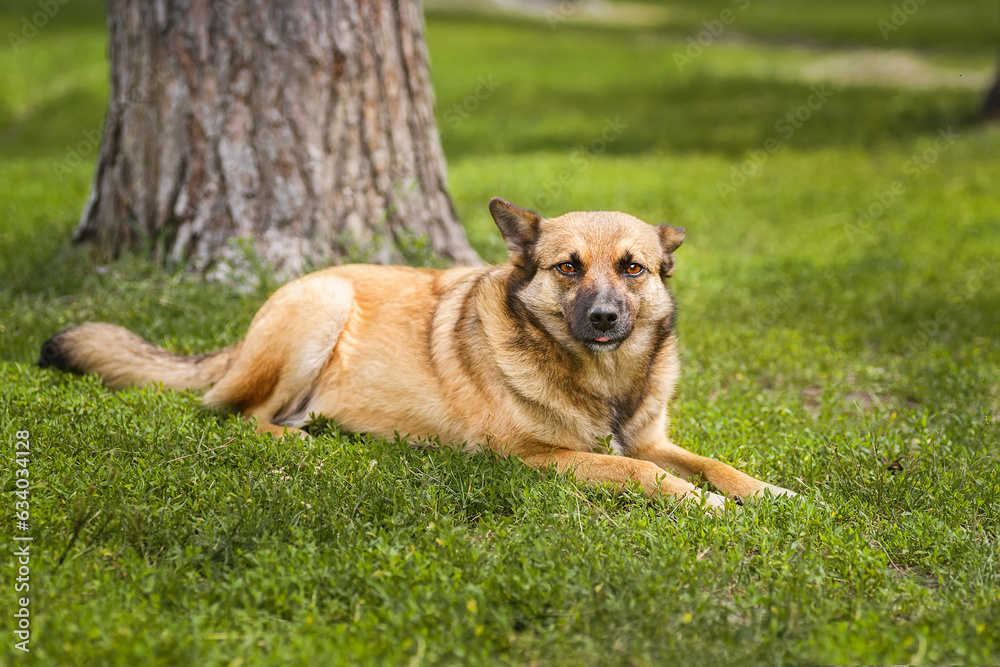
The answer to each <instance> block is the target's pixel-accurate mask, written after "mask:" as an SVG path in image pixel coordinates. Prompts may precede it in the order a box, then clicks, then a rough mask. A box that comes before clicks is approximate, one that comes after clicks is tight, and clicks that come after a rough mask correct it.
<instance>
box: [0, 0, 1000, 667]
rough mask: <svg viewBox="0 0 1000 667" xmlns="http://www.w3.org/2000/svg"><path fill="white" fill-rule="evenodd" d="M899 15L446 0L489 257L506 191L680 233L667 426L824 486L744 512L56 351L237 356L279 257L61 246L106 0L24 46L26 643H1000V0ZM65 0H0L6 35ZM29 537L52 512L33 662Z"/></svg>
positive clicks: (13, 601) (4, 369)
mask: <svg viewBox="0 0 1000 667" xmlns="http://www.w3.org/2000/svg"><path fill="white" fill-rule="evenodd" d="M743 4H747V7H746V9H745V10H738V11H737V9H738V7H739V6H741V5H743ZM893 4H894V3H892V2H879V3H872V2H861V1H860V0H851V1H850V2H843V3H836V8H835V9H834V7H833V5H831V4H830V3H820V2H818V1H813V2H810V3H803V2H799V3H793V2H790V1H787V0H760V2H756V1H755V2H753V3H749V4H748V3H742V2H741V3H728V2H721V1H716V2H694V1H693V0H691V1H683V2H676V3H673V4H670V5H665V6H664V5H663V4H662V3H660V7H659V8H660V9H663V8H664V7H665V8H666V10H667V14H666V16H668V17H670V18H669V20H667V21H666V22H664V23H657V24H655V25H651V26H650V27H647V28H635V27H632V28H623V27H595V26H593V25H585V24H578V23H577V22H575V21H573V20H567V21H564V22H560V23H558V24H556V25H555V28H554V29H553V27H552V26H551V25H550V24H549V22H548V21H547V20H546V19H545V18H544V17H540V18H538V19H536V20H516V19H505V20H502V21H498V20H492V19H489V18H486V17H483V16H480V15H474V14H462V13H456V12H454V11H452V12H444V11H435V12H431V13H430V14H429V16H428V39H429V45H430V51H431V57H432V67H433V72H432V73H433V78H434V84H435V87H436V91H437V105H438V122H439V127H440V130H441V132H442V135H443V137H444V147H445V152H446V153H447V156H448V167H449V179H450V184H451V190H452V194H453V197H454V199H455V203H456V206H457V208H458V211H459V213H460V215H461V217H462V219H463V220H464V222H465V224H466V228H467V231H468V234H469V236H470V239H471V240H472V242H473V244H474V245H475V246H476V248H477V249H478V250H479V252H480V253H481V254H482V255H483V256H484V257H485V258H487V259H488V260H490V261H502V260H503V255H504V247H503V244H502V242H501V240H500V237H499V234H498V233H497V231H496V230H495V228H494V227H493V224H492V221H491V220H490V217H489V214H488V211H487V209H486V202H487V201H488V200H489V198H490V197H491V196H493V195H502V196H504V197H506V198H507V199H509V200H511V201H513V202H515V203H518V204H520V205H523V206H528V207H536V208H538V209H539V210H541V212H542V213H544V214H548V215H557V214H559V213H561V212H564V211H567V210H572V209H596V208H601V209H620V210H626V211H629V212H630V213H633V214H635V215H637V216H639V217H641V218H643V219H645V220H647V221H649V222H656V223H659V222H670V223H672V224H677V225H683V226H684V227H685V228H686V229H687V240H686V241H685V243H684V246H683V247H682V248H681V249H680V250H679V251H678V255H677V261H678V266H677V273H676V276H675V277H674V278H673V279H672V286H673V288H674V290H675V293H676V295H677V298H678V300H679V303H680V309H681V310H680V312H681V317H680V321H679V330H680V343H681V349H682V355H683V359H684V371H683V375H682V380H681V386H680V392H679V397H678V400H677V403H676V405H675V407H674V409H673V415H674V421H675V423H674V426H673V433H674V437H675V438H676V440H677V441H678V442H679V443H681V444H682V445H684V446H686V447H688V448H690V449H692V450H694V451H697V452H699V453H703V454H707V455H711V456H714V457H717V458H720V459H722V460H724V461H726V462H728V463H731V464H733V465H735V466H737V467H739V468H741V469H744V470H746V471H747V472H749V473H751V474H753V475H755V476H757V477H761V478H763V479H765V480H767V481H770V482H773V483H775V484H779V485H781V486H784V487H787V488H791V489H793V490H795V491H797V492H799V493H800V494H801V495H800V497H799V498H798V499H796V500H794V501H784V502H758V503H752V504H747V505H746V506H744V507H742V508H739V509H733V510H732V511H729V512H726V513H725V514H723V515H720V516H715V517H710V516H705V515H704V514H702V513H701V512H700V511H699V510H697V509H695V508H688V507H686V506H677V505H676V504H675V503H674V502H672V501H671V500H667V499H657V500H652V501H650V500H647V499H645V498H643V497H642V496H641V495H640V494H638V493H636V492H635V491H634V490H627V491H625V492H624V493H621V494H615V493H612V492H611V491H609V490H607V489H603V488H591V487H587V486H583V485H581V484H579V483H577V482H576V481H575V480H573V479H572V478H570V477H567V476H563V475H557V474H554V473H546V474H539V473H537V472H534V471H531V470H529V469H527V468H526V467H524V466H521V465H520V464H518V463H516V462H513V461H508V460H504V459H499V458H495V457H491V456H485V455H482V456H468V455H462V454H460V453H457V452H455V451H453V450H450V449H447V448H445V449H441V450H437V451H423V450H415V449H410V448H408V447H407V446H406V445H405V444H403V443H402V442H399V441H395V442H392V441H386V440H380V439H375V438H370V437H366V436H363V435H357V434H351V433H344V432H341V431H340V430H339V429H338V427H337V425H336V424H334V423H321V424H318V425H317V426H316V427H315V429H314V434H315V435H316V437H315V438H314V439H313V440H311V441H310V442H309V443H308V444H298V443H294V444H289V443H285V442H277V441H275V440H273V439H271V438H270V437H268V436H260V435H256V434H255V433H253V428H252V426H250V425H248V424H244V423H241V422H240V421H239V420H238V419H236V418H234V417H232V416H227V415H223V414H218V413H214V412H209V411H205V410H202V409H200V408H199V402H198V398H199V397H198V396H197V395H196V394H195V393H188V392H164V391H157V390H156V389H154V388H147V389H132V390H125V391H121V392H118V393H116V394H111V393H109V392H107V391H106V390H105V389H104V388H103V387H102V386H101V385H100V383H99V382H98V381H97V380H96V379H94V378H93V377H75V376H67V375H62V374H58V373H54V372H43V371H40V370H39V369H37V368H36V367H35V365H34V361H35V359H36V357H37V351H38V348H39V346H40V345H41V343H42V341H44V340H45V339H46V338H47V337H48V336H49V335H51V334H52V333H53V332H54V331H56V330H58V329H60V328H61V327H64V326H67V325H69V324H72V323H79V322H82V321H86V320H104V321H109V322H116V323H120V324H123V325H125V326H128V327H129V328H131V329H133V330H135V331H136V332H138V333H139V334H141V335H143V336H145V337H147V338H148V339H150V340H152V341H155V342H157V343H160V344H163V345H165V346H166V347H168V348H170V349H171V350H174V351H177V352H183V353H196V352H204V351H208V350H212V349H215V348H218V347H220V346H223V345H228V344H231V343H233V342H235V341H237V340H239V338H240V337H241V336H242V334H243V332H244V331H245V328H246V326H247V325H248V323H249V321H250V318H251V317H252V316H253V314H254V312H255V310H256V308H257V307H258V306H259V305H260V304H261V303H262V302H263V300H264V299H265V298H266V296H267V293H268V292H269V291H270V290H273V289H274V287H275V284H274V281H273V279H271V278H270V277H269V276H268V274H267V272H266V270H264V269H262V270H261V276H260V277H261V280H260V281H259V284H258V285H257V286H255V287H253V288H251V289H250V290H249V291H248V290H247V289H238V288H237V287H235V286H227V285H222V284H217V283H216V284H206V283H203V282H201V281H200V280H199V278H198V277H196V276H192V275H190V274H189V273H187V272H185V271H184V270H183V268H182V267H165V268H164V267H158V266H155V265H153V264H152V263H151V262H150V261H148V260H147V259H146V258H144V257H143V256H141V255H136V256H127V257H124V258H122V259H121V260H120V261H118V262H116V263H114V264H110V265H102V264H100V263H99V262H98V261H97V260H96V259H95V258H94V256H93V255H92V253H91V252H90V251H89V249H88V248H86V247H83V248H81V247H76V246H73V245H72V244H70V243H69V234H70V232H71V230H72V229H73V227H74V225H75V223H76V220H77V219H78V216H79V213H80V211H81V208H82V206H83V202H84V199H85V197H86V195H87V189H88V186H89V182H90V177H91V172H92V167H93V160H94V155H93V149H92V148H91V149H90V151H89V152H88V149H87V147H88V146H89V145H90V144H89V143H88V139H87V137H88V136H91V135H92V133H93V132H94V131H95V130H96V129H98V128H100V126H101V122H102V115H103V111H104V105H105V100H106V94H107V87H106V63H105V59H104V48H105V30H104V24H103V14H102V12H103V9H102V4H101V3H99V2H96V1H94V0H74V1H73V2H70V3H67V4H66V5H64V6H63V5H60V10H59V13H58V14H56V15H55V16H54V17H53V18H52V19H51V20H50V21H49V22H48V25H46V26H45V27H44V29H41V30H39V31H38V34H37V35H36V36H34V37H32V38H31V39H30V40H29V41H28V42H27V43H26V44H23V45H20V47H19V48H18V49H17V50H15V49H14V48H12V47H9V46H8V44H7V43H6V38H5V41H4V43H2V44H0V71H2V72H3V85H2V86H0V395H2V396H3V400H2V403H0V432H2V433H3V438H4V442H5V443H7V444H6V445H5V448H4V452H5V457H6V462H7V463H6V465H4V466H3V467H2V468H0V479H2V483H3V489H4V491H5V493H4V496H3V497H4V500H3V502H4V503H6V505H5V511H7V512H8V517H9V518H8V519H7V520H5V521H4V523H3V525H2V528H0V536H2V537H3V539H2V541H0V542H2V544H0V553H2V554H3V562H4V567H3V571H4V572H5V575H4V580H3V582H2V583H0V587H2V589H3V591H2V593H0V601H2V602H0V608H2V609H3V614H2V615H3V617H4V619H5V620H4V621H2V635H3V637H4V645H3V648H2V650H0V664H4V665H16V664H29V663H37V664H45V665H75V664H79V665H96V664H100V665H139V664H142V665H195V664H198V665H201V664H206V665H214V664H219V665H223V664H234V665H238V664H246V665H258V664H274V665H279V664H280V665H285V664H301V665H321V664H344V665H362V664H373V665H381V664H412V665H418V664H441V663H443V664H498V663H499V664H538V665H580V664H602V665H603V664H607V665H654V664H655V665H663V664H705V665H707V664H713V665H714V664H733V665H746V664H781V663H820V664H829V663H865V664H872V663H884V664H907V663H912V664H919V663H922V664H930V663H970V664H973V663H974V664H997V663H1000V550H998V520H1000V472H998V465H997V457H998V454H997V452H998V449H1000V447H998V444H1000V345H998V343H997V341H998V340H1000V197H998V196H997V183H998V181H1000V165H998V162H997V155H998V154H1000V131H998V130H997V129H988V128H982V127H979V126H977V125H975V124H974V123H973V118H974V115H975V110H976V108H977V105H978V104H979V102H980V100H981V98H982V94H983V89H984V87H985V86H986V85H987V82H988V80H989V79H990V77H991V76H992V73H993V66H994V59H995V47H996V44H997V42H998V39H1000V38H998V29H1000V20H998V19H1000V17H998V16H997V13H996V11H995V9H996V7H995V3H993V2H981V1H978V0H963V1H961V2H951V3H947V4H945V3H938V4H933V3H927V4H926V6H922V7H923V8H921V9H919V10H918V11H916V12H915V13H913V15H912V16H909V15H908V16H907V20H906V21H905V22H903V23H902V24H901V25H899V26H898V28H899V29H898V30H897V31H893V32H891V33H889V35H888V38H883V36H882V34H881V33H880V29H879V27H878V22H879V21H881V20H890V21H891V15H892V13H893ZM897 4H903V3H897ZM802 5H809V7H808V9H809V10H810V11H803V10H801V9H800V8H801V6H802ZM812 5H815V6H812ZM732 7H736V8H737V9H734V10H732V11H734V12H736V13H735V14H734V16H735V19H734V20H733V21H732V22H731V23H730V24H727V26H726V28H725V30H724V31H723V33H722V35H720V36H719V37H718V38H713V39H712V40H707V39H706V40H703V41H710V43H709V44H708V45H707V46H704V47H703V48H702V51H701V52H700V53H698V54H697V55H696V56H695V57H691V56H690V54H688V52H687V51H686V49H688V48H689V47H690V42H689V41H688V40H689V38H693V37H695V36H697V35H698V34H699V31H701V30H703V29H705V28H704V23H703V22H704V21H709V22H711V21H713V20H715V19H717V18H718V17H719V16H720V13H721V12H722V11H723V10H725V9H729V8H732ZM811 10H816V11H811ZM36 11H38V6H37V4H36V3H34V2H26V1H23V0H18V1H17V2H7V3H4V7H3V8H2V9H0V35H8V33H10V32H11V31H15V32H17V31H20V30H21V29H22V17H24V16H30V15H32V14H33V13H34V12H36ZM692 53H693V52H692ZM678 54H681V55H682V56H686V57H690V58H691V62H686V61H684V60H683V58H680V59H679V58H678ZM484 82H486V83H484ZM487 84H488V85H487ZM481 86H482V87H481ZM480 87H481V88H480ZM477 88H478V89H479V93H480V94H479V96H478V97H477ZM487 89H488V90H487ZM472 100H475V102H474V103H473V102H472ZM810 105H811V106H810ZM472 107H474V108H472ZM19 431H27V432H28V433H29V434H30V443H31V444H30V446H31V450H30V451H31V453H30V458H28V459H27V466H28V469H29V471H30V487H29V488H28V494H26V495H27V496H28V498H29V500H30V520H29V526H30V527H29V530H28V531H20V530H17V529H16V526H15V523H14V518H13V517H12V516H11V515H13V514H14V512H15V505H14V503H15V501H17V500H19V498H18V497H17V496H16V495H15V491H16V490H17V488H18V487H17V485H16V479H17V478H16V477H15V474H16V473H15V470H16V465H15V440H16V436H17V437H21V436H18V432H19ZM21 435H23V433H22V434H21ZM22 460H24V459H23V458H22ZM15 535H19V536H23V535H30V536H31V537H33V538H34V540H33V542H31V543H30V554H31V556H30V581H29V582H28V583H30V604H29V610H30V614H31V615H30V620H31V632H32V634H31V642H30V648H31V653H30V655H24V654H23V653H22V652H21V651H18V650H16V649H15V648H14V643H15V641H18V640H17V639H15V637H14V635H13V634H12V632H13V629H14V627H15V626H14V622H13V620H12V614H13V613H14V611H15V609H16V608H17V607H19V605H18V604H17V601H18V598H19V597H21V596H23V595H26V594H25V593H17V592H15V585H16V583H15V582H16V576H17V572H16V568H17V566H16V557H15V555H14V551H15V549H17V548H20V546H21V544H23V543H15V542H14V540H13V537H14V536H15Z"/></svg>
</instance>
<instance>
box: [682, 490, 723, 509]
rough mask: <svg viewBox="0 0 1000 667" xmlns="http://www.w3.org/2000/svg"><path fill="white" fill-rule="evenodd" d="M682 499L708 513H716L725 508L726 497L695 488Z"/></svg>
mask: <svg viewBox="0 0 1000 667" xmlns="http://www.w3.org/2000/svg"><path fill="white" fill-rule="evenodd" d="M684 499H685V500H687V501H689V502H693V503H695V504H697V505H699V506H700V507H701V508H702V509H704V510H705V511H706V512H708V513H709V514H718V513H719V512H721V511H722V510H724V509H726V502H727V500H726V497H725V496H720V495H719V494H718V493H712V492H711V491H703V490H701V489H696V490H694V491H692V492H690V493H689V494H687V495H686V496H684Z"/></svg>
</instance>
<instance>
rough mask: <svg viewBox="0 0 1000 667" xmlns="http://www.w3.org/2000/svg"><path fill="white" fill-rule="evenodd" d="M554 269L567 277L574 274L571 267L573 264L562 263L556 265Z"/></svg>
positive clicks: (573, 268)
mask: <svg viewBox="0 0 1000 667" xmlns="http://www.w3.org/2000/svg"><path fill="white" fill-rule="evenodd" d="M556 268H557V269H559V270H560V271H562V272H563V273H565V274H567V275H572V274H574V273H576V267H575V266H573V262H562V263H560V264H558V265H556Z"/></svg>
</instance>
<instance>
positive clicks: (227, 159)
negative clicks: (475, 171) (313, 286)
mask: <svg viewBox="0 0 1000 667" xmlns="http://www.w3.org/2000/svg"><path fill="white" fill-rule="evenodd" d="M107 12H108V27H109V32H110V35H109V45H108V56H109V60H110V64H111V99H110V103H109V105H108V114H107V120H106V122H105V132H104V138H103V144H102V147H101V152H100V157H99V158H98V164H97V169H96V171H95V174H94V182H93V186H92V190H91V194H90V197H89V199H88V201H87V204H86V206H85V208H84V211H83V216H82V218H81V220H80V225H79V227H78V228H77V229H76V232H75V235H74V236H75V238H76V239H78V240H94V241H96V242H97V243H98V245H99V246H100V247H101V248H103V249H105V250H106V251H107V252H108V253H109V254H110V255H116V254H117V253H118V252H119V251H120V250H122V249H123V248H125V247H133V248H134V247H153V248H155V252H156V254H157V259H158V260H160V261H163V260H170V261H175V262H185V261H190V262H191V264H193V266H194V268H195V269H197V270H205V269H208V268H209V267H211V266H213V265H216V264H219V263H220V260H222V261H221V265H223V266H225V265H227V262H231V261H232V260H233V258H234V257H235V256H237V255H238V254H239V251H238V250H237V246H238V244H236V245H234V244H231V243H229V242H228V241H229V239H231V238H233V237H237V238H246V237H249V238H252V239H253V244H254V247H255V248H256V251H257V253H258V254H259V256H261V257H263V258H264V259H265V260H267V261H268V262H270V263H271V264H273V265H274V266H275V267H276V268H277V269H278V270H279V272H280V273H282V274H285V275H294V274H296V273H299V272H301V271H302V270H303V269H304V268H306V266H307V262H309V261H315V260H319V261H321V262H324V263H326V262H329V261H332V260H336V259H341V260H342V259H345V258H347V259H352V260H357V259H363V260H365V261H374V262H382V263H390V262H400V261H407V260H411V261H412V260H413V259H414V256H413V254H414V253H417V252H420V253H423V254H425V255H426V253H427V251H430V253H433V254H436V255H437V256H440V257H443V258H445V259H447V260H449V261H452V262H458V263H466V264H475V263H478V261H479V260H478V257H477V256H476V254H475V252H474V251H473V250H472V248H471V247H470V246H469V244H468V241H467V240H466V238H465V233H464V231H463V229H462V227H461V224H460V223H459V221H458V219H457V216H456V214H455V211H454V208H453V206H452V203H451V199H450V198H449V196H448V192H447V188H446V175H445V167H444V156H443V153H442V151H441V144H440V141H439V139H438V135H437V132H436V130H435V126H434V115H433V92H432V88H431V82H430V76H429V73H428V62H427V50H426V46H425V43H424V26H423V15H422V13H421V9H420V2H419V0H393V1H391V2H390V1H389V0H384V1H383V0H287V1H286V0H238V1H236V0H231V1H228V2H223V1H222V0H107ZM428 246H429V247H428Z"/></svg>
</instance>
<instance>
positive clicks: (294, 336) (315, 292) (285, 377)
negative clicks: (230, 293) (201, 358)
mask: <svg viewBox="0 0 1000 667" xmlns="http://www.w3.org/2000/svg"><path fill="white" fill-rule="evenodd" d="M353 296H354V290H353V288H352V286H351V283H350V282H349V281H347V280H345V279H343V278H339V277H336V276H330V275H325V274H324V273H316V274H312V275H309V276H306V277H304V278H300V279H299V280H296V281H294V282H292V283H289V284H288V285H286V286H285V287H283V288H282V289H280V290H278V292H276V293H275V294H274V296H272V297H271V298H270V299H269V300H268V301H267V303H265V304H264V307H263V308H261V309H260V312H258V313H257V315H256V317H254V319H253V322H251V324H250V329H249V331H247V336H246V339H245V340H244V341H243V346H242V349H241V350H240V355H239V358H238V359H237V360H236V363H235V364H233V366H232V367H231V368H230V369H229V371H228V372H227V373H226V375H225V376H223V377H222V379H221V380H219V382H218V383H216V385H215V386H214V387H212V389H211V390H210V391H209V392H208V393H207V394H205V397H204V399H203V401H204V403H205V404H206V405H208V406H211V407H235V408H236V409H237V410H239V412H240V413H241V414H242V415H243V417H244V418H246V419H252V418H256V419H257V431H258V432H260V433H271V434H273V435H279V436H280V435H283V434H284V433H286V429H287V432H290V433H292V434H295V435H298V436H300V437H305V433H304V432H302V431H301V430H299V429H298V428H294V427H293V426H299V425H302V424H303V423H304V422H305V418H306V417H308V408H309V401H310V399H311V397H312V393H313V391H314V390H315V387H316V382H317V380H318V378H319V375H320V373H321V371H322V370H323V367H324V366H325V365H326V363H327V361H328V360H329V358H330V355H331V354H332V353H333V348H334V346H335V345H336V344H337V340H338V338H339V336H340V333H341V331H342V330H343V328H344V325H345V323H346V322H347V320H348V318H349V317H350V315H351V305H352V300H353ZM275 421H278V422H279V423H278V424H275ZM285 422H290V423H291V424H292V426H283V425H282V424H283V423H285Z"/></svg>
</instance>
